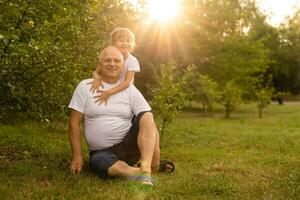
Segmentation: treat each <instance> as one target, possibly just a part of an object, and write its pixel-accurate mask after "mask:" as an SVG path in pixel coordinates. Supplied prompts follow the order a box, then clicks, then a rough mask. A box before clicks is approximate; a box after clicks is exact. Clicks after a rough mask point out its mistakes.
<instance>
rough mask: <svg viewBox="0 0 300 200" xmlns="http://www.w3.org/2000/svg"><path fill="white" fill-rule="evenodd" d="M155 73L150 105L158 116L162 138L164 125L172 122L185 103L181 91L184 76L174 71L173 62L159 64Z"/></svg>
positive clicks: (183, 94)
mask: <svg viewBox="0 0 300 200" xmlns="http://www.w3.org/2000/svg"><path fill="white" fill-rule="evenodd" d="M154 73H156V83H157V86H156V87H154V88H152V89H151V91H152V96H153V99H152V101H151V105H152V106H153V108H154V110H155V113H156V114H157V116H158V125H159V130H160V134H161V138H163V136H164V133H165V130H166V127H167V126H168V124H170V123H172V122H173V120H174V118H175V117H176V115H177V113H178V112H179V111H180V109H182V108H183V106H184V105H185V103H186V94H185V93H184V92H183V85H184V77H183V76H178V75H177V73H176V64H175V62H172V61H171V62H169V63H167V64H161V65H160V66H159V70H158V71H155V72H154Z"/></svg>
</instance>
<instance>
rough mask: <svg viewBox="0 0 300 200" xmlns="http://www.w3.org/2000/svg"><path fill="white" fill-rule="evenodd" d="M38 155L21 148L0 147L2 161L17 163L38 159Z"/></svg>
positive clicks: (0, 159)
mask: <svg viewBox="0 0 300 200" xmlns="http://www.w3.org/2000/svg"><path fill="white" fill-rule="evenodd" d="M37 157H38V155H37V154H36V153H33V152H32V151H31V150H28V149H24V148H22V147H19V146H11V147H7V146H2V145H0V161H5V162H16V161H20V160H24V159H29V158H31V159H32V158H37Z"/></svg>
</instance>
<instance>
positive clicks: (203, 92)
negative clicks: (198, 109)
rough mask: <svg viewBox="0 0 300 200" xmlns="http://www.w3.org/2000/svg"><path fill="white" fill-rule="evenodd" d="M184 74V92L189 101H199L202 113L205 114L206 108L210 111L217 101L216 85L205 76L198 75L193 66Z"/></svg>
mask: <svg viewBox="0 0 300 200" xmlns="http://www.w3.org/2000/svg"><path fill="white" fill-rule="evenodd" d="M186 74H187V75H186V76H187V77H186V81H185V82H186V83H185V87H184V90H185V92H186V93H187V95H188V98H189V100H195V101H200V102H201V104H202V108H203V112H207V108H210V109H211V107H212V105H213V103H214V102H215V101H216V100H217V99H219V95H220V94H219V91H218V85H217V83H216V82H215V81H214V80H212V79H211V78H209V77H208V76H207V75H202V74H201V73H199V72H198V71H197V67H196V66H195V65H190V66H189V67H188V68H187V71H186Z"/></svg>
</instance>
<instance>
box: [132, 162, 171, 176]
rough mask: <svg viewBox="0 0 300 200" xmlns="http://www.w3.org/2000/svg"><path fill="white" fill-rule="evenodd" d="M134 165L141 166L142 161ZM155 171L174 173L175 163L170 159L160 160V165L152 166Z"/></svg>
mask: <svg viewBox="0 0 300 200" xmlns="http://www.w3.org/2000/svg"><path fill="white" fill-rule="evenodd" d="M133 166H134V167H141V161H138V162H137V163H136V164H134V165H133ZM151 168H152V170H153V171H154V172H166V173H170V174H171V173H173V172H174V170H175V165H174V163H173V162H172V161H170V160H160V162H159V165H156V166H152V167H151Z"/></svg>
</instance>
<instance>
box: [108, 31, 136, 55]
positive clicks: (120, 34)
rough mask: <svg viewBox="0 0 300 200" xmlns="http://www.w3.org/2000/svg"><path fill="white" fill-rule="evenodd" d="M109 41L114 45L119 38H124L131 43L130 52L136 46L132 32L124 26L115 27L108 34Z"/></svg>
mask: <svg viewBox="0 0 300 200" xmlns="http://www.w3.org/2000/svg"><path fill="white" fill-rule="evenodd" d="M110 38H111V42H112V44H113V45H114V44H115V43H116V42H117V41H118V40H120V39H126V40H128V41H129V42H130V43H131V45H130V46H131V48H130V52H132V51H133V50H134V48H135V46H136V44H135V36H134V33H133V32H132V31H131V30H130V29H129V28H125V27H117V28H115V29H114V30H113V31H112V32H111V34H110Z"/></svg>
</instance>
